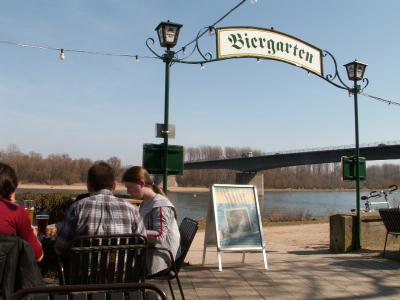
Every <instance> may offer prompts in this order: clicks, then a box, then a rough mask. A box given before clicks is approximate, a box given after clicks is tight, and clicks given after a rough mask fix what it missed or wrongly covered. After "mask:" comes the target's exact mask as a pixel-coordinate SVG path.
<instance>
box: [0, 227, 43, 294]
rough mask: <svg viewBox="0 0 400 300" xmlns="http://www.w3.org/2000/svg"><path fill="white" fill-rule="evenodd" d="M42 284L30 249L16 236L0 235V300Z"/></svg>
mask: <svg viewBox="0 0 400 300" xmlns="http://www.w3.org/2000/svg"><path fill="white" fill-rule="evenodd" d="M42 284H43V283H42V275H41V274H40V270H39V267H38V265H37V263H36V261H35V255H34V253H33V249H32V247H31V246H30V245H29V244H28V243H27V242H25V241H24V240H23V239H21V238H20V237H18V236H16V235H9V234H0V300H8V299H9V298H10V297H11V296H12V295H13V294H14V292H15V291H17V290H19V289H22V288H27V287H35V286H39V285H42Z"/></svg>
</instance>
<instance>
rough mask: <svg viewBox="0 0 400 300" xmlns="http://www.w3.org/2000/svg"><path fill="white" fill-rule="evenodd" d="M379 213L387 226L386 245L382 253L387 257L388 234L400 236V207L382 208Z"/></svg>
mask: <svg viewBox="0 0 400 300" xmlns="http://www.w3.org/2000/svg"><path fill="white" fill-rule="evenodd" d="M379 214H380V215H381V218H382V221H383V224H384V225H385V228H386V238H385V246H384V248H383V254H382V257H385V254H386V243H387V238H388V235H389V234H391V235H394V236H396V237H397V236H400V208H381V209H380V210H379Z"/></svg>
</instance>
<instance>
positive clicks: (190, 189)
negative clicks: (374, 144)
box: [18, 183, 368, 193]
mask: <svg viewBox="0 0 400 300" xmlns="http://www.w3.org/2000/svg"><path fill="white" fill-rule="evenodd" d="M18 187H19V188H21V189H27V190H54V191H59V190H67V191H85V190H86V189H87V188H86V184H84V183H73V184H69V185H67V184H38V183H21V184H19V186H18ZM168 190H169V191H170V192H173V193H207V192H209V191H210V189H209V188H208V187H194V186H187V187H186V186H176V187H175V186H171V187H168ZM116 191H117V192H125V191H126V189H125V186H124V185H123V184H122V183H118V184H117V187H116ZM353 191H355V190H354V189H292V188H286V189H264V192H353ZM362 191H368V190H367V189H365V190H363V189H362Z"/></svg>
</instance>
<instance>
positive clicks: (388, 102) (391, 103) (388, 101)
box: [360, 93, 400, 106]
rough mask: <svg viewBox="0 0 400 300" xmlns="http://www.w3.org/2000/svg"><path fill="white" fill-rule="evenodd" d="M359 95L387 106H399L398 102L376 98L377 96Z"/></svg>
mask: <svg viewBox="0 0 400 300" xmlns="http://www.w3.org/2000/svg"><path fill="white" fill-rule="evenodd" d="M360 94H361V95H363V96H365V97H369V98H372V99H374V100H377V101H380V102H383V103H386V104H388V105H398V106H400V103H399V102H396V101H392V100H388V99H384V98H381V97H377V96H372V95H369V94H366V93H360Z"/></svg>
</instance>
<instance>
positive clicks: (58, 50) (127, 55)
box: [0, 40, 159, 59]
mask: <svg viewBox="0 0 400 300" xmlns="http://www.w3.org/2000/svg"><path fill="white" fill-rule="evenodd" d="M0 44H5V45H11V46H16V47H23V48H35V49H43V50H52V51H57V52H63V53H65V52H75V53H84V54H92V55H102V56H114V57H129V58H135V59H139V58H148V59H159V58H158V57H156V56H149V55H137V54H124V53H112V52H102V51H90V50H80V49H72V48H71V49H68V48H56V47H50V46H43V45H32V44H21V43H15V42H10V41H1V40H0Z"/></svg>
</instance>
